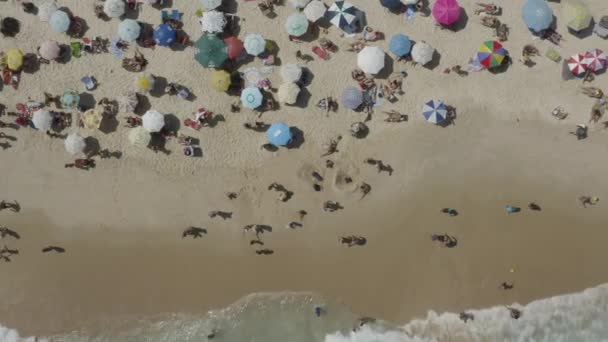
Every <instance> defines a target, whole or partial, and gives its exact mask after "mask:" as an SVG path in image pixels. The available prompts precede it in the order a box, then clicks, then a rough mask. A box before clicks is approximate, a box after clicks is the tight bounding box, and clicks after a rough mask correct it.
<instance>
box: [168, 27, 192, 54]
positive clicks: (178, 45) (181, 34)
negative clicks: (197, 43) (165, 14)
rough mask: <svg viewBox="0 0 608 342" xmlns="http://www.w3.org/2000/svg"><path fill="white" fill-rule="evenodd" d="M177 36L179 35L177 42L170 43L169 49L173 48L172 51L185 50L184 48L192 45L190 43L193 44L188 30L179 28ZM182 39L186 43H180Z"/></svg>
mask: <svg viewBox="0 0 608 342" xmlns="http://www.w3.org/2000/svg"><path fill="white" fill-rule="evenodd" d="M176 36H177V39H176V42H174V43H173V44H171V45H169V49H171V51H176V52H179V51H184V50H186V48H187V47H190V45H192V42H190V35H188V33H186V31H184V30H178V31H177V35H176ZM181 41H185V42H186V44H182V43H180V42H181Z"/></svg>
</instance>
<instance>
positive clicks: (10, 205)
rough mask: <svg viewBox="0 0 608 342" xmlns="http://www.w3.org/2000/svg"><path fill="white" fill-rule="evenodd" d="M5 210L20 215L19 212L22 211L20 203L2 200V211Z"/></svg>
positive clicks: (0, 206) (0, 202)
mask: <svg viewBox="0 0 608 342" xmlns="http://www.w3.org/2000/svg"><path fill="white" fill-rule="evenodd" d="M5 209H8V210H10V211H13V212H16V213H18V212H19V211H21V205H19V202H17V201H13V202H8V201H5V200H2V201H0V211H2V210H5Z"/></svg>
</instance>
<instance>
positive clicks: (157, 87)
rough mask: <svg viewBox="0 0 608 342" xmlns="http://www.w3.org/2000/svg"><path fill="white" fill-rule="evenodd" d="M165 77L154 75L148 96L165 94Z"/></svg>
mask: <svg viewBox="0 0 608 342" xmlns="http://www.w3.org/2000/svg"><path fill="white" fill-rule="evenodd" d="M167 83H168V82H167V79H166V78H165V77H162V76H154V88H152V90H150V96H154V97H161V96H163V95H165V88H166V87H167Z"/></svg>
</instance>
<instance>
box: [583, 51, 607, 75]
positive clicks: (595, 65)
mask: <svg viewBox="0 0 608 342" xmlns="http://www.w3.org/2000/svg"><path fill="white" fill-rule="evenodd" d="M585 64H586V65H587V68H588V69H589V70H592V71H593V72H598V71H601V70H603V69H605V68H606V65H607V64H608V59H606V54H605V53H604V51H602V50H600V49H593V50H589V51H587V53H585Z"/></svg>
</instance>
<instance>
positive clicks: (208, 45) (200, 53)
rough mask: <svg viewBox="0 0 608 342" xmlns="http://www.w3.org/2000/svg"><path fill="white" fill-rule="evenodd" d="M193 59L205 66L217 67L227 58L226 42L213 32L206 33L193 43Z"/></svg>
mask: <svg viewBox="0 0 608 342" xmlns="http://www.w3.org/2000/svg"><path fill="white" fill-rule="evenodd" d="M194 48H195V49H196V53H195V54H194V59H196V60H197V62H199V63H201V65H202V66H204V67H205V68H219V67H221V66H222V64H224V61H225V60H226V59H227V58H228V48H227V47H226V44H225V43H224V42H223V41H222V40H221V39H219V38H218V37H217V36H215V35H213V34H206V35H203V36H202V37H200V38H199V40H197V41H196V43H195V44H194Z"/></svg>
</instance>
